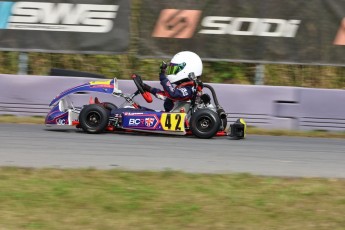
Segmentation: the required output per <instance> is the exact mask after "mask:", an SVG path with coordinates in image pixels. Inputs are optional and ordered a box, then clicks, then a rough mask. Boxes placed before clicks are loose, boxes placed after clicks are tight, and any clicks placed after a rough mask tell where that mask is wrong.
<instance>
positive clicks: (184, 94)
mask: <svg viewBox="0 0 345 230" xmlns="http://www.w3.org/2000/svg"><path fill="white" fill-rule="evenodd" d="M159 80H160V83H161V85H162V86H163V90H160V89H158V88H154V87H150V86H148V85H146V84H144V85H145V86H144V88H145V89H146V90H147V91H149V92H150V93H152V94H153V95H155V96H156V97H157V98H159V99H163V100H164V109H165V111H166V112H169V111H171V110H172V109H173V107H174V102H175V101H188V100H191V99H192V98H193V94H194V91H195V89H194V86H193V84H190V83H191V82H185V83H182V84H179V85H177V86H176V87H174V86H173V85H172V84H171V82H170V81H169V80H168V78H167V77H166V76H165V73H160V74H159Z"/></svg>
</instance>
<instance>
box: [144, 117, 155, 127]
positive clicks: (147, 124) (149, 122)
mask: <svg viewBox="0 0 345 230" xmlns="http://www.w3.org/2000/svg"><path fill="white" fill-rule="evenodd" d="M154 122H155V119H154V118H151V117H149V118H145V125H146V126H147V127H151V126H152V125H153V123H154Z"/></svg>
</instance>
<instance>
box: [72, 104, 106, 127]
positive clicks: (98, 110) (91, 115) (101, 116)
mask: <svg viewBox="0 0 345 230" xmlns="http://www.w3.org/2000/svg"><path fill="white" fill-rule="evenodd" d="M109 113H110V111H109V110H107V109H106V108H105V107H103V106H102V105H98V104H91V105H86V106H85V107H84V108H83V109H82V110H81V112H80V114H79V124H80V127H81V128H82V129H83V130H84V131H85V132H87V133H101V132H103V131H104V130H105V128H106V127H107V125H108V123H109Z"/></svg>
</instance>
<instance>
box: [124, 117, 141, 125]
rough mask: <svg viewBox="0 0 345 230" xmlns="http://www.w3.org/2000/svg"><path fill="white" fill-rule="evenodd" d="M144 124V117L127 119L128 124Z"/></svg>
mask: <svg viewBox="0 0 345 230" xmlns="http://www.w3.org/2000/svg"><path fill="white" fill-rule="evenodd" d="M143 124H144V119H134V118H131V119H129V122H128V125H129V126H139V125H143Z"/></svg>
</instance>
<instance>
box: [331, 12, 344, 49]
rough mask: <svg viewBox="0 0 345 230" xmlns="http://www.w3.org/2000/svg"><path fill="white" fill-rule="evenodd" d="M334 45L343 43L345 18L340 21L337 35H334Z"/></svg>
mask: <svg viewBox="0 0 345 230" xmlns="http://www.w3.org/2000/svg"><path fill="white" fill-rule="evenodd" d="M333 44H334V45H340V46H344V45H345V18H343V20H342V21H341V24H340V27H339V29H338V33H337V36H335V39H334V42H333Z"/></svg>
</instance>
